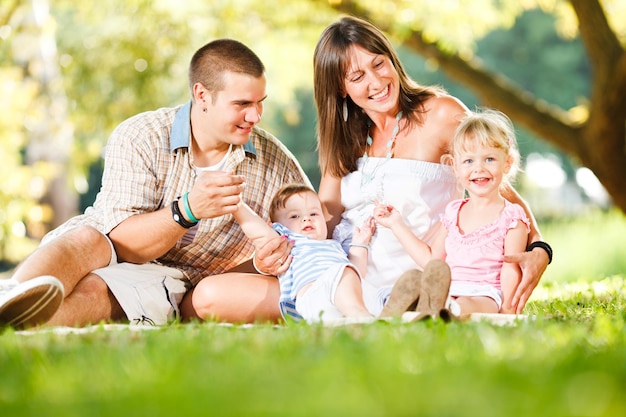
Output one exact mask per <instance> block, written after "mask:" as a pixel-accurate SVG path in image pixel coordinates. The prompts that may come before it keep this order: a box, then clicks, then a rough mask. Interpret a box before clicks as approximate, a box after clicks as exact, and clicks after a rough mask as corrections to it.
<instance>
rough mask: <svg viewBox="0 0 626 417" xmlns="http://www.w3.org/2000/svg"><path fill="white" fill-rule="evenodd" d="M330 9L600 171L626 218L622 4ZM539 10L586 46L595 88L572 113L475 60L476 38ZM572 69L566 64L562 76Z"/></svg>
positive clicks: (342, 3) (336, 0) (342, 0)
mask: <svg viewBox="0 0 626 417" xmlns="http://www.w3.org/2000/svg"><path fill="white" fill-rule="evenodd" d="M329 4H330V6H331V7H333V8H335V9H336V10H338V11H341V12H344V13H349V14H353V15H356V16H360V17H363V18H366V19H367V20H370V21H371V22H372V23H374V24H375V25H376V26H378V27H380V28H381V29H383V30H385V31H388V32H389V33H391V34H393V36H395V37H397V38H398V39H400V40H401V42H402V43H403V44H404V45H405V46H406V47H408V48H410V49H412V50H413V51H415V52H417V53H419V54H420V55H422V56H424V57H426V58H428V59H430V60H432V61H433V62H434V63H436V65H438V66H439V67H440V68H441V69H442V70H443V71H444V72H445V73H446V74H448V75H449V76H450V77H451V78H453V79H455V80H456V81H458V82H459V83H461V84H462V85H464V86H466V87H468V88H469V89H471V90H472V91H473V92H474V93H475V94H476V95H477V96H478V97H479V99H480V100H481V101H482V102H483V103H484V105H488V106H491V107H496V108H498V109H500V110H502V111H504V112H505V113H507V114H508V115H509V116H510V117H511V118H512V119H513V120H514V121H515V122H517V123H519V124H521V125H522V126H525V127H526V128H527V129H529V130H530V131H532V132H534V133H535V134H537V135H538V136H540V137H541V138H543V139H544V140H546V141H547V142H549V143H550V144H552V145H554V146H555V147H557V148H558V149H560V150H562V151H564V152H565V153H567V154H568V155H570V156H572V157H573V158H576V159H577V160H578V161H580V163H581V164H582V165H584V166H586V167H588V168H589V169H591V170H592V171H593V172H594V173H595V175H596V176H597V177H598V179H599V180H600V182H601V183H602V184H603V185H604V187H605V188H606V190H607V192H608V193H609V195H610V196H611V198H612V199H613V202H614V204H615V205H616V206H617V207H619V208H620V209H621V210H622V211H623V212H625V213H626V189H625V188H624V187H623V180H624V178H626V146H625V138H626V51H625V50H624V46H623V45H622V42H623V39H624V38H625V37H626V33H624V29H625V27H624V21H625V20H626V19H624V16H626V4H624V2H623V1H622V2H620V1H616V0H613V1H611V0H605V1H602V2H601V1H599V0H569V1H563V0H540V1H539V0H538V1H532V0H526V1H523V2H512V1H509V2H501V1H495V2H494V1H489V0H479V1H476V0H473V1H468V0H465V1H464V0H455V1H448V0H444V1H439V2H428V1H412V2H410V3H408V2H405V1H381V2H377V3H372V2H368V1H361V0H329ZM536 7H542V8H543V10H545V11H548V12H551V13H552V14H554V15H555V16H557V20H556V22H557V25H558V26H557V29H558V30H559V32H560V33H561V34H562V35H564V36H571V37H573V36H575V35H576V34H579V35H580V37H581V39H582V42H583V43H584V45H585V48H586V51H587V54H588V58H589V65H590V68H591V73H590V78H591V91H590V93H589V95H588V98H587V100H586V101H584V102H581V103H580V104H579V105H577V106H573V107H572V108H569V109H563V108H562V107H560V106H559V105H558V104H556V103H549V102H547V101H546V100H543V99H541V98H539V97H537V96H535V94H534V92H533V91H530V90H528V89H525V88H524V87H523V86H522V85H520V83H519V82H514V81H513V80H511V79H510V78H508V77H506V76H504V75H503V74H502V73H500V72H499V71H498V70H496V69H493V68H488V67H487V66H486V65H485V64H484V62H482V61H481V60H480V59H479V58H478V57H476V56H475V55H474V51H475V46H476V44H475V42H476V41H477V40H478V39H480V38H482V37H484V36H485V35H486V34H487V33H489V32H490V31H492V30H494V29H496V28H498V27H511V26H512V24H513V23H514V21H515V18H516V17H518V16H519V15H520V14H522V13H523V12H524V11H525V10H527V9H530V8H536ZM605 8H606V11H609V12H610V13H606V11H605ZM572 12H573V13H572ZM531 35H532V34H531ZM570 70H571V69H570V68H568V67H566V66H563V67H562V71H563V72H567V71H570ZM551 76H552V78H554V77H556V76H557V74H551Z"/></svg>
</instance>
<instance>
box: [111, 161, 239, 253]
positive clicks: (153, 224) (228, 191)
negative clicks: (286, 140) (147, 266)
mask: <svg viewBox="0 0 626 417" xmlns="http://www.w3.org/2000/svg"><path fill="white" fill-rule="evenodd" d="M244 186H245V184H244V178H243V177H242V176H240V175H233V174H230V173H227V172H205V173H203V174H202V175H200V177H198V180H197V181H196V183H195V184H194V186H193V189H192V190H191V191H190V192H189V196H188V201H189V207H190V210H191V211H192V212H193V216H194V217H195V218H197V219H204V218H213V217H218V216H222V215H224V214H229V213H233V212H234V211H236V210H237V205H238V204H239V203H240V202H241V192H242V191H243V187H244ZM178 207H179V211H180V213H181V214H182V215H183V217H184V218H185V220H186V221H188V222H191V221H192V219H190V218H189V216H188V215H187V214H186V209H185V208H184V206H183V202H182V201H181V200H179V201H178ZM186 232H187V229H186V228H184V227H182V226H181V225H179V224H178V223H177V222H176V221H174V219H173V216H172V211H171V203H170V204H167V206H166V207H164V208H162V209H160V210H157V211H154V212H150V213H141V214H136V215H134V216H131V217H129V218H127V219H126V220H124V221H122V222H121V223H120V224H118V225H117V226H116V227H115V228H113V229H112V230H111V232H109V238H110V239H111V241H112V242H113V245H114V246H115V251H116V253H117V257H118V259H119V260H120V261H125V262H133V263H145V262H149V261H152V260H154V259H157V258H159V257H160V256H162V255H164V254H165V253H167V251H168V250H170V249H171V248H172V247H173V246H174V245H175V244H176V242H177V241H178V240H179V239H180V238H181V237H182V236H183V235H184V234H185V233H186Z"/></svg>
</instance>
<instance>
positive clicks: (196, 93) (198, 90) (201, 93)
mask: <svg viewBox="0 0 626 417" xmlns="http://www.w3.org/2000/svg"><path fill="white" fill-rule="evenodd" d="M193 98H194V101H195V102H196V103H201V104H205V105H206V103H207V102H208V101H209V100H210V99H211V95H210V93H209V90H207V89H206V87H205V86H204V85H203V84H202V83H195V84H194V85H193Z"/></svg>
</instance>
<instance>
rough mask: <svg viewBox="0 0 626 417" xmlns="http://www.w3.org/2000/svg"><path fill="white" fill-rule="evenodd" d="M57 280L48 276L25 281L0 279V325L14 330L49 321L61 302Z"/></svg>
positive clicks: (61, 287) (61, 289) (60, 290)
mask: <svg viewBox="0 0 626 417" xmlns="http://www.w3.org/2000/svg"><path fill="white" fill-rule="evenodd" d="M63 297H64V291H63V284H62V283H61V281H59V280H58V279H56V278H55V277H53V276H50V275H44V276H41V277H37V278H33V279H31V280H28V281H26V282H22V283H20V282H17V281H14V280H12V279H9V280H0V326H12V327H14V328H16V329H21V328H25V327H32V326H36V325H38V324H43V323H45V322H47V321H48V320H50V318H51V317H52V316H53V315H54V313H56V311H57V310H58V309H59V306H60V305H61V302H62V301H63Z"/></svg>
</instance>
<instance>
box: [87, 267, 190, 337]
mask: <svg viewBox="0 0 626 417" xmlns="http://www.w3.org/2000/svg"><path fill="white" fill-rule="evenodd" d="M93 273H94V274H96V275H98V276H99V277H100V278H102V279H103V280H104V282H106V284H107V285H108V287H109V289H110V290H111V292H112V293H113V296H115V298H116V299H117V301H118V303H119V304H120V306H121V307H122V309H123V310H124V313H126V317H128V320H130V322H131V324H147V325H162V324H167V323H168V322H170V321H172V320H175V319H177V318H180V309H179V308H178V305H179V304H180V302H181V301H182V299H183V296H184V295H185V293H186V292H187V290H188V289H189V288H191V283H190V282H189V281H188V280H187V278H185V276H184V275H183V273H182V272H181V271H179V270H178V269H175V268H170V267H167V266H162V265H157V264H143V265H137V264H131V263H119V264H114V265H109V266H107V267H105V268H100V269H96V270H94V271H93Z"/></svg>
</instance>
